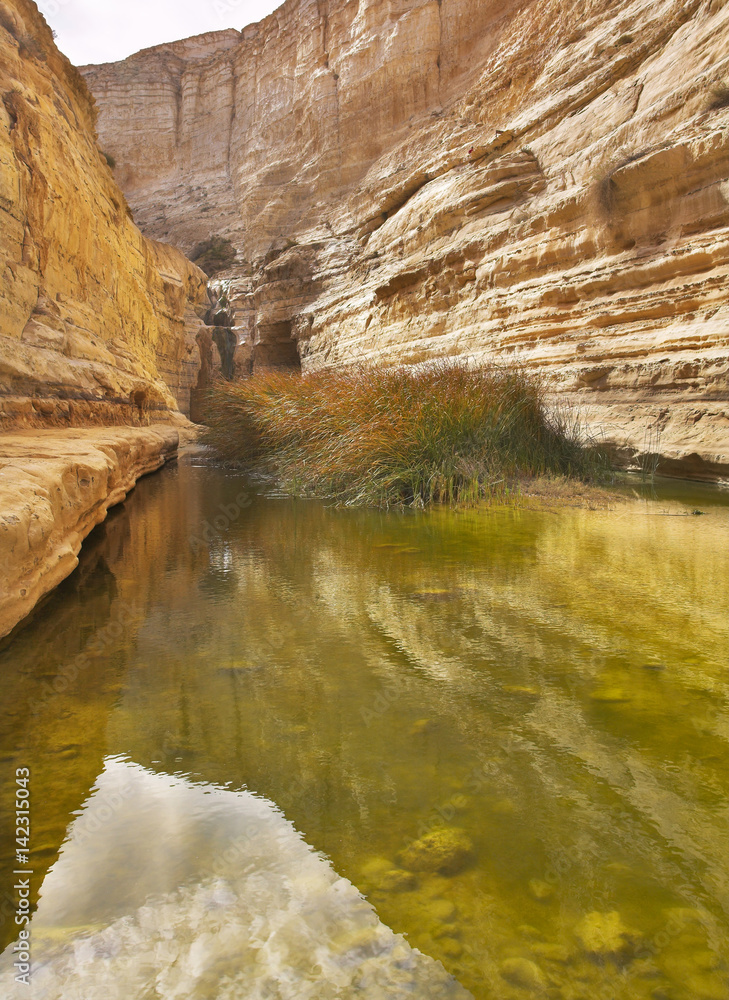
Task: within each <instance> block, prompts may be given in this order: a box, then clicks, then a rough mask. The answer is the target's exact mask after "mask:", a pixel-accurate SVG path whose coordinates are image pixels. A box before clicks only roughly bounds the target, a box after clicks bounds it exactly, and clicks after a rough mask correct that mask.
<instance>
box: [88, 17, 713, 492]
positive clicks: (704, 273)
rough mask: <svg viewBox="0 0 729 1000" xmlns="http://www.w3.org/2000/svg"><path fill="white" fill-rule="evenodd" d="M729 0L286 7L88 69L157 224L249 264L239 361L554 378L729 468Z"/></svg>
mask: <svg viewBox="0 0 729 1000" xmlns="http://www.w3.org/2000/svg"><path fill="white" fill-rule="evenodd" d="M728 43H729V7H728V6H727V4H726V0H622V2H618V3H614V2H613V3H607V2H605V0H587V2H583V0H580V2H577V0H513V2H507V3H497V2H495V0H483V2H476V0H287V2H286V3H285V4H284V5H283V6H282V7H281V8H280V9H279V10H277V11H276V12H275V13H273V14H272V15H270V16H269V17H268V18H266V19H265V20H263V21H262V22H261V23H260V24H257V25H252V26H249V27H247V28H244V29H243V30H242V31H237V30H226V31H220V32H215V33H211V34H207V35H202V36H200V37H198V38H194V39H189V40H187V41H184V42H175V43H171V44H169V45H163V46H158V47H156V48H153V49H148V50H146V51H144V52H141V53H139V54H137V55H135V56H132V57H130V58H129V59H126V60H124V61H123V62H120V63H116V64H110V65H105V66H91V67H86V68H84V69H83V73H84V75H85V77H86V80H87V81H88V84H89V86H90V88H91V90H92V92H93V93H94V95H95V96H96V100H97V103H98V107H99V112H100V114H99V123H98V128H99V134H100V136H101V142H102V146H103V147H104V148H105V149H107V150H109V151H110V152H111V153H112V154H113V155H114V157H115V158H116V161H117V168H116V176H117V178H118V180H119V182H120V184H121V186H122V188H123V189H124V191H125V193H126V195H127V197H128V198H129V202H130V204H131V205H132V207H133V209H134V212H135V217H136V218H137V219H138V221H139V224H140V226H141V228H142V229H143V231H144V232H145V233H146V234H147V235H149V236H152V237H155V238H157V239H163V240H167V241H170V242H172V243H174V244H176V245H178V246H179V247H181V248H182V249H183V250H185V251H187V252H189V251H190V250H191V249H192V248H193V246H194V245H195V244H196V243H197V242H198V241H202V240H205V239H207V238H209V237H210V236H211V235H224V236H227V237H228V238H229V239H230V240H231V241H232V242H233V244H234V245H235V247H236V249H237V251H238V262H237V264H236V266H235V267H233V268H232V269H231V270H229V271H227V272H225V276H227V277H230V278H231V279H232V280H233V295H234V298H235V302H236V306H237V319H236V324H237V329H238V334H239V339H240V341H241V342H243V343H244V346H243V347H241V349H240V350H241V352H247V353H248V354H252V355H253V357H254V360H255V361H257V362H258V363H276V362H281V363H285V362H290V361H292V360H296V359H297V356H298V357H299V358H300V359H301V362H302V364H303V367H304V369H305V370H313V369H316V368H318V367H321V366H324V365H332V364H338V363H343V362H350V361H352V360H356V359H384V360H403V361H421V360H425V359H428V358H432V357H438V356H443V355H448V356H462V357H466V356H467V357H474V358H476V359H479V360H493V361H497V362H506V361H508V362H519V363H522V364H525V365H527V366H529V367H530V368H536V369H539V370H541V371H543V372H544V373H545V374H546V375H547V376H548V377H549V379H550V381H551V385H552V390H553V392H554V393H555V398H556V399H559V400H561V401H564V402H567V403H569V404H570V405H572V404H577V406H578V407H579V411H580V412H581V413H582V414H583V416H584V417H585V418H586V419H587V421H588V423H589V426H590V428H591V429H592V430H593V431H594V432H595V433H596V434H598V435H599V436H600V437H602V438H604V439H606V440H608V441H611V442H612V443H613V444H614V445H616V446H618V447H619V448H620V449H621V450H622V452H623V457H624V458H625V459H626V460H627V461H630V460H631V459H632V460H633V461H638V462H640V460H641V455H642V454H645V453H647V452H659V453H660V454H661V455H662V456H663V459H664V463H663V468H664V470H665V471H669V472H670V471H674V472H678V473H689V474H691V475H697V476H706V477H708V478H712V477H716V476H726V475H729V448H728V447H727V442H729V415H728V413H727V407H726V374H727V365H728V361H729V336H728V332H729V331H728V326H729V306H728V305H727V298H728V295H727V289H728V278H729V268H728V264H729V238H728V237H729V184H728V182H727V174H728V170H727V163H728V162H729V97H728V96H727V94H728V93H729V91H728V90H727V84H729V57H728V55H727V53H728V52H729V44H728Z"/></svg>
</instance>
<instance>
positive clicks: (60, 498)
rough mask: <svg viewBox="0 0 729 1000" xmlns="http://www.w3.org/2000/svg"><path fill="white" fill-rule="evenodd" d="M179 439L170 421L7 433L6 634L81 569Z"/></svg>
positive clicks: (0, 603) (0, 593)
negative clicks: (105, 524) (94, 539)
mask: <svg viewBox="0 0 729 1000" xmlns="http://www.w3.org/2000/svg"><path fill="white" fill-rule="evenodd" d="M178 441H179V435H178V431H177V430H176V428H174V427H171V426H169V424H156V425H152V426H149V427H110V428H105V429H101V428H79V429H59V430H56V431H50V430H25V431H16V432H13V433H8V434H0V552H2V555H3V573H2V576H1V577H0V636H3V635H6V634H7V633H8V632H10V631H11V629H12V628H13V627H14V626H15V625H16V624H17V623H18V622H19V621H21V620H22V619H23V618H24V617H25V616H26V615H27V614H28V613H29V612H30V611H31V610H32V609H33V608H34V607H35V605H36V604H37V603H38V601H39V600H40V599H41V598H42V597H43V596H44V595H45V594H47V593H48V592H49V591H50V590H52V589H53V588H54V587H56V586H57V585H58V584H59V583H60V582H61V581H62V580H63V579H65V578H66V577H67V576H68V575H69V574H70V573H71V572H73V570H74V569H75V568H76V566H77V565H78V553H79V550H80V548H81V543H82V542H83V540H84V538H85V537H86V536H87V535H88V533H89V532H90V531H91V530H92V528H94V527H95V526H96V525H97V524H100V523H101V522H102V521H103V520H104V518H105V517H106V514H107V511H108V509H109V508H110V507H113V506H114V505H115V504H118V503H121V501H122V500H124V499H125V497H126V495H127V493H128V492H129V491H130V490H131V489H132V488H133V487H134V484H135V483H136V481H137V480H138V479H139V478H140V476H143V475H146V474H147V473H149V472H154V471H155V470H156V469H159V468H160V466H162V465H163V464H164V463H165V461H166V460H167V459H168V458H170V457H173V456H174V455H176V453H177V446H178Z"/></svg>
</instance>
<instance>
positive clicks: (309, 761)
mask: <svg viewBox="0 0 729 1000" xmlns="http://www.w3.org/2000/svg"><path fill="white" fill-rule="evenodd" d="M240 496H241V480H240V479H239V478H238V477H236V476H235V475H232V474H229V473H225V472H222V471H220V470H214V469H211V468H194V467H190V466H184V465H182V466H181V467H180V468H179V469H176V470H174V469H173V470H168V471H167V472H165V473H164V474H162V475H160V476H157V477H155V478H154V479H151V480H148V481H147V482H144V483H142V484H140V487H139V488H138V490H137V491H136V492H135V494H133V495H132V497H130V499H129V500H128V501H127V504H126V505H125V506H126V511H125V513H124V514H123V516H122V517H121V518H120V519H119V528H118V529H115V530H116V531H117V534H116V535H114V534H113V533H112V535H111V536H110V539H111V540H110V541H109V543H108V544H106V543H104V544H105V547H103V551H104V558H105V561H106V566H107V569H108V572H109V574H111V577H113V581H114V583H113V588H111V586H110V584H106V583H105V584H103V585H100V587H99V592H100V593H110V592H111V590H112V589H113V591H114V593H113V597H111V598H105V599H108V600H110V601H111V604H110V609H111V615H112V617H113V614H114V608H116V607H117V606H121V605H122V604H123V605H130V606H132V607H133V608H134V609H135V610H134V614H133V616H132V619H131V620H130V622H129V624H128V625H127V626H126V627H125V629H124V634H123V636H122V637H121V639H120V640H119V642H118V646H114V647H111V652H110V655H109V659H108V663H107V662H101V661H100V662H99V663H98V664H96V667H95V672H94V674H93V676H94V678H95V681H94V684H95V685H96V686H95V688H94V689H92V690H89V689H88V688H87V686H86V685H87V684H88V681H84V682H83V683H81V682H80V681H79V685H78V688H77V689H74V691H73V692H69V693H68V694H67V696H66V699H67V700H66V701H59V702H58V703H57V705H56V708H62V710H63V712H66V713H69V712H70V714H68V715H66V717H65V718H64V716H63V714H61V717H60V720H59V721H58V722H56V721H55V720H56V715H55V710H54V711H49V712H48V713H47V714H44V715H43V716H42V717H41V718H40V719H37V720H35V721H34V722H33V724H32V726H31V727H30V728H29V730H28V734H27V739H25V744H23V741H22V739H21V742H20V744H19V745H21V746H23V745H25V747H26V749H25V750H24V751H23V752H25V753H33V752H35V748H37V747H41V746H45V745H46V744H47V743H48V738H47V733H48V731H49V730H50V729H52V728H53V727H54V726H56V725H57V726H58V727H62V728H63V731H64V732H66V731H68V728H69V726H70V728H71V729H74V727H76V728H79V729H82V730H83V735H82V736H79V737H77V738H76V742H77V744H78V745H77V748H76V750H75V753H76V756H77V766H78V768H79V773H81V772H83V774H88V773H89V771H90V770H91V771H92V773H93V775H94V776H95V775H96V774H97V773H98V771H99V766H100V765H99V760H100V755H102V756H103V754H106V755H108V754H125V755H128V756H129V757H130V758H131V759H132V760H133V761H135V762H136V763H137V764H139V765H141V766H142V767H144V768H145V769H147V770H148V771H153V772H157V773H158V774H160V775H162V776H164V775H170V774H175V775H178V776H185V777H186V778H187V779H188V780H191V781H194V782H203V783H208V784H212V785H215V786H218V787H222V786H225V787H227V788H230V789H235V790H238V789H243V788H246V789H249V790H251V791H253V792H255V793H257V794H259V795H261V796H265V797H266V798H267V799H269V800H270V801H272V802H275V803H276V804H277V806H278V807H280V808H281V810H282V811H283V813H284V814H285V816H286V817H287V819H288V820H290V821H292V822H293V824H294V826H295V827H296V829H298V830H300V831H301V832H302V834H303V835H304V836H305V838H306V840H307V842H308V843H309V844H311V845H313V846H314V847H315V848H316V849H318V850H320V851H322V852H324V853H325V854H326V855H327V856H328V857H330V858H331V859H332V862H333V864H334V868H335V870H336V871H337V872H338V873H339V874H340V875H343V876H345V877H346V878H348V879H350V880H351V881H352V882H353V883H354V884H356V885H357V886H358V887H359V888H360V889H362V890H363V891H365V892H366V893H367V895H368V898H369V899H370V900H371V901H372V903H373V904H374V905H375V906H376V909H377V912H378V914H379V916H380V918H381V919H382V920H383V921H384V922H385V923H386V924H387V925H388V926H390V927H392V928H393V929H394V930H395V931H396V932H407V933H408V935H409V941H410V943H411V944H413V945H415V946H416V947H418V948H419V949H421V950H422V951H423V952H425V953H426V954H428V955H431V956H434V957H436V958H438V959H440V960H441V961H442V962H443V963H444V964H445V966H446V967H447V968H448V969H449V971H451V972H453V973H454V974H455V975H456V976H457V977H458V978H459V980H460V981H461V983H463V985H464V986H466V987H467V988H468V989H469V990H471V991H472V992H473V993H474V995H476V996H478V997H481V998H485V997H492V996H498V997H500V998H501V997H503V998H507V1000H508V998H511V997H514V998H515V997H517V996H523V995H524V990H525V989H527V990H531V992H532V993H533V994H536V995H542V994H543V995H545V996H554V997H563V998H565V1000H568V998H571V997H574V998H575V1000H577V998H583V997H584V996H585V995H588V994H589V995H590V996H601V995H602V993H603V991H605V990H607V991H608V992H609V996H610V997H611V998H625V1000H641V998H643V997H645V998H646V1000H648V998H650V1000H655V998H656V997H657V996H659V995H660V996H665V997H668V998H670V1000H712V998H716V1000H720V998H723V1000H725V998H726V995H727V988H726V970H725V966H724V964H723V963H724V957H723V956H724V955H725V953H726V943H727V915H726V910H725V907H726V886H727V875H726V862H725V850H724V848H725V843H726V814H725V798H726V791H725V790H726V777H727V767H726V765H727V755H726V749H727V748H726V741H727V686H726V676H725V663H726V660H727V651H728V643H727V614H726V612H727V593H729V587H728V586H727V582H728V581H727V575H728V572H727V560H726V541H727V520H726V507H725V506H723V505H722V504H721V502H716V501H717V500H718V501H720V500H721V498H720V497H718V496H717V495H716V494H713V493H711V492H710V491H705V492H703V493H700V494H696V493H689V494H688V495H686V496H680V495H679V496H673V497H671V496H663V497H660V498H659V499H658V500H654V501H650V502H644V503H638V502H636V503H634V504H630V505H627V506H625V507H623V508H620V509H617V510H615V511H611V512H600V511H580V510H563V511H514V510H508V509H507V510H491V511H487V512H464V513H454V512H452V511H435V512H431V513H429V514H415V513H412V512H405V513H389V514H384V513H380V512H374V511H361V510H359V511H347V510H334V509H328V508H325V507H324V506H322V505H320V504H316V503H296V502H292V501H286V500H281V499H279V500H273V499H269V500H264V499H260V498H258V499H256V500H255V502H253V503H252V504H251V505H247V504H244V503H239V502H238V501H239V498H240ZM694 507H700V508H701V509H702V510H706V511H707V513H706V514H705V515H704V516H702V517H692V516H691V515H690V510H691V509H693V508H694ZM221 510H226V511H227V512H228V513H227V514H226V515H225V517H219V512H220V511H221ZM666 515H670V516H666ZM674 515H677V516H674ZM216 517H217V518H218V520H217V522H216ZM216 524H218V525H219V527H216ZM119 534H122V535H123V536H124V544H123V545H120V544H118V542H113V539H114V538H117V535H119ZM87 604H88V606H89V612H90V613H91V614H92V617H93V610H92V609H93V601H91V599H90V598H89V597H88V596H87V597H85V598H84V599H83V600H81V599H79V600H78V602H77V604H76V605H74V609H75V610H74V613H73V619H72V621H71V622H69V621H65V622H64V621H63V620H62V619H61V618H59V619H58V623H57V624H53V623H54V621H55V620H56V619H54V617H53V615H50V616H49V617H48V619H47V620H46V621H45V622H43V627H42V628H41V629H40V630H39V632H38V635H37V636H36V639H37V642H38V643H44V644H45V645H44V647H43V648H45V649H46V650H47V651H48V653H50V654H51V655H52V657H55V658H56V659H57V660H59V661H63V658H64V657H67V655H70V653H68V654H67V653H66V652H64V650H65V647H64V645H63V644H64V643H69V642H71V645H72V646H73V642H77V641H78V640H77V637H78V636H79V635H80V634H81V633H82V631H83V629H85V628H87V627H88V624H87V621H86V610H85V609H86V605H87ZM57 614H58V615H61V614H62V609H61V610H59V611H58V612H57ZM96 627H98V626H96ZM68 635H70V636H72V637H76V638H73V641H71V639H69V638H68ZM56 636H57V637H58V642H56V638H54V637H56ZM29 641H30V640H29ZM59 643H60V645H59ZM30 647H32V643H30ZM30 647H29V648H30ZM36 648H37V647H36ZM75 648H76V647H75V646H73V649H75ZM13 649H14V648H13V647H9V648H8V649H7V650H6V652H5V654H4V656H5V658H6V672H8V668H7V664H8V663H9V662H10V660H9V658H10V657H11V655H12V654H13ZM13 669H15V664H13ZM36 669H38V668H37V667H35V666H34V667H32V668H30V667H28V668H23V670H21V671H18V670H17V669H15V673H14V676H16V677H17V678H21V675H22V677H23V678H24V679H19V680H17V683H19V684H21V686H22V685H26V687H27V685H28V684H30V688H28V689H27V690H32V685H33V684H35V683H38V682H39V681H38V678H34V677H32V676H31V675H33V671H35V670H36ZM23 671H25V673H24V672H23ZM10 672H12V670H11V671H10ZM24 697H26V698H27V691H26V692H25V694H24ZM79 704H88V705H90V706H91V707H92V712H93V720H94V721H93V725H91V726H88V725H84V724H83V719H82V715H81V713H79V712H78V706H79ZM15 721H17V720H15ZM15 721H13V719H12V718H11V719H9V721H8V722H7V723H6V726H7V727H8V729H7V732H8V736H9V738H10V739H12V731H13V726H14V725H15ZM87 722H88V720H87ZM92 733H95V734H97V735H95V736H94V739H93V740H92V739H91V738H90V735H91V734H92ZM94 740H96V742H94ZM10 745H13V744H12V743H11V744H10ZM102 748H103V754H102ZM44 759H45V760H46V764H45V765H44V766H47V767H48V768H49V771H48V774H49V775H53V776H54V777H55V779H56V782H57V784H58V785H59V786H61V787H64V786H65V784H66V778H65V771H64V764H63V762H62V761H61V760H60V759H59V760H55V761H54V760H53V758H52V756H50V755H49V756H48V757H47V759H46V758H44ZM82 764H83V767H82V766H81V765H82ZM91 781H93V778H91V779H88V784H87V785H86V788H87V789H88V787H90V784H91ZM82 784H83V782H80V783H79V786H78V789H77V790H76V791H75V792H74V793H73V794H74V795H75V796H76V797H77V799H78V795H79V790H80V788H81V787H82ZM82 800H83V797H82V798H81V799H80V801H82ZM64 817H65V818H64ZM67 822H68V811H66V813H65V814H64V813H63V811H62V810H60V809H59V811H58V829H59V830H60V829H61V828H62V827H63V826H64V825H65V824H67ZM444 829H445V830H446V833H445V835H444V839H441V840H439V835H440V833H441V831H443V830H444ZM454 830H455V831H456V832H455V833H453V832H452V831H454ZM56 836H57V835H56ZM459 837H460V838H462V840H463V842H464V843H466V842H467V844H468V845H469V846H468V851H465V852H464V857H465V856H466V854H467V855H468V857H469V859H470V860H469V861H468V862H467V863H466V862H464V863H463V864H462V865H460V866H459V865H456V866H455V869H456V870H452V869H453V866H452V865H451V866H450V867H449V864H448V863H447V862H446V863H444V862H443V857H444V856H445V855H447V853H448V851H449V850H452V849H453V844H454V843H456V842H457V840H458V838H459ZM449 838H450V840H449ZM454 838H455V839H454ZM464 838H465V839H464ZM61 839H62V837H61V838H58V839H57V840H56V841H54V843H56V847H55V850H57V845H58V844H60V842H61ZM140 843H142V842H141V840H140ZM449 844H450V847H449ZM413 845H415V846H413ZM415 855H417V857H418V858H419V860H418V861H417V863H414V861H413V858H414V857H415ZM423 857H426V861H423ZM427 857H430V858H431V860H430V861H428V860H427ZM408 866H410V867H408ZM413 866H414V867H415V868H416V869H417V870H411V869H412V868H413ZM423 866H424V867H423ZM127 868H130V869H131V868H133V865H132V864H131V863H130V864H129V865H122V866H121V868H120V869H119V871H120V873H121V874H120V875H119V877H118V879H117V881H118V883H119V887H118V890H112V887H111V885H109V886H108V892H109V894H110V895H111V896H112V897H113V896H114V894H115V893H117V894H118V895H119V896H120V897H121V896H123V893H124V892H125V891H126V889H125V885H126V882H125V877H126V876H125V875H124V872H126V870H127ZM300 995H304V994H300ZM314 995H317V996H319V995H321V996H323V995H324V994H323V993H317V994H314ZM424 995H429V994H424ZM605 995H606V996H607V995H608V994H607V993H606V994H605Z"/></svg>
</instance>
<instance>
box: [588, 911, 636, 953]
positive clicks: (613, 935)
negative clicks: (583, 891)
mask: <svg viewBox="0 0 729 1000" xmlns="http://www.w3.org/2000/svg"><path fill="white" fill-rule="evenodd" d="M575 935H576V937H577V940H578V941H579V942H580V944H581V945H582V947H583V948H584V949H585V951H586V952H589V954H591V955H602V956H607V955H620V954H624V953H625V952H627V951H629V950H630V949H631V948H632V947H633V945H634V944H635V939H636V935H635V933H634V932H633V931H631V930H629V929H628V928H627V927H626V926H625V924H624V923H623V921H622V919H621V917H620V914H619V913H618V911H617V910H612V911H611V912H610V913H600V912H599V911H597V910H593V912H592V913H588V914H587V915H586V916H584V917H583V918H582V920H580V922H579V923H578V924H577V926H576V927H575Z"/></svg>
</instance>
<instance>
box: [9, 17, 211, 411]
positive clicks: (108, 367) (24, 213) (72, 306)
mask: <svg viewBox="0 0 729 1000" xmlns="http://www.w3.org/2000/svg"><path fill="white" fill-rule="evenodd" d="M94 122H95V108H94V104H93V99H92V97H91V95H90V94H89V92H88V89H87V87H86V84H85V82H84V80H83V78H82V77H81V76H80V74H79V73H78V72H77V71H76V70H75V69H74V68H73V67H72V66H71V64H70V63H69V62H68V60H67V59H66V58H65V57H64V56H62V55H61V54H60V53H59V52H58V50H57V49H56V47H55V45H54V43H53V38H52V36H51V32H50V29H49V28H48V26H47V25H46V24H45V22H44V20H43V18H42V17H41V16H40V15H39V13H38V11H37V9H36V7H35V5H34V4H32V3H30V2H28V0H0V258H1V260H2V273H1V274H0V419H1V420H2V423H3V425H4V426H6V427H46V426H64V425H65V426H79V425H83V424H130V423H142V424H148V423H149V421H150V418H151V417H152V416H154V417H155V418H156V419H166V418H169V416H170V415H171V414H172V415H174V414H177V416H178V418H179V414H178V407H179V408H181V409H183V410H185V409H186V408H187V405H188V399H189V387H190V385H191V384H192V383H193V382H194V380H195V378H196V375H197V369H198V367H199V365H198V352H197V348H196V346H195V339H194V338H195V334H196V332H197V330H198V328H199V326H200V320H199V319H198V317H197V315H196V314H195V311H194V308H195V306H196V305H197V304H198V303H202V302H203V301H204V299H205V280H206V279H205V275H204V274H203V273H202V272H201V271H200V270H199V269H198V268H197V267H195V266H194V265H193V264H191V263H190V262H189V261H188V260H186V258H185V257H184V256H183V254H182V253H180V251H179V250H177V249H175V248H174V247H171V246H163V245H162V244H160V243H155V242H153V241H152V240H149V239H147V238H145V237H144V236H142V234H141V233H140V232H139V230H138V229H137V227H136V226H135V224H134V222H133V221H132V218H131V213H130V211H129V208H128V206H127V203H126V201H125V199H124V196H123V194H122V192H121V191H120V190H119V188H118V187H117V184H116V182H115V181H114V178H113V176H112V172H111V168H110V167H109V165H108V163H107V160H106V158H105V156H104V154H103V153H102V152H101V150H100V148H99V146H98V144H97V140H96V134H95V124H94Z"/></svg>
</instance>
